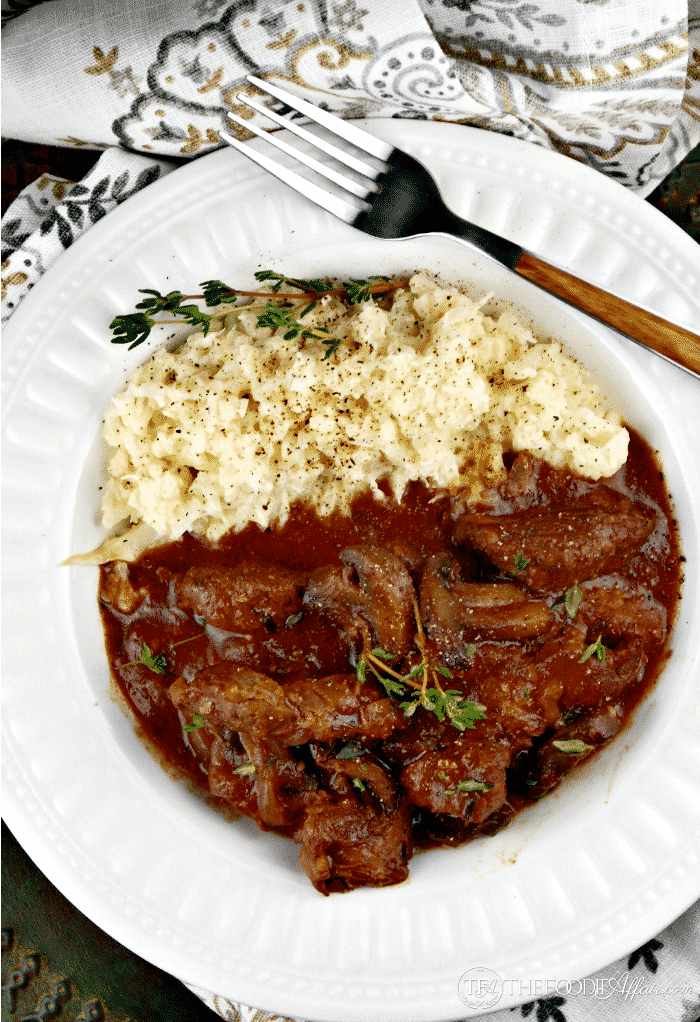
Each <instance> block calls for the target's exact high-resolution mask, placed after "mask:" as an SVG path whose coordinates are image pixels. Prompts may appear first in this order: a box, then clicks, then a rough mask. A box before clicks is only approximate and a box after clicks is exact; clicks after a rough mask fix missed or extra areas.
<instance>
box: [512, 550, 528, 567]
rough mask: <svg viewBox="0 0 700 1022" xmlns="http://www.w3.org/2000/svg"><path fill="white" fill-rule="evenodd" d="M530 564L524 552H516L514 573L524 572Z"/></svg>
mask: <svg viewBox="0 0 700 1022" xmlns="http://www.w3.org/2000/svg"><path fill="white" fill-rule="evenodd" d="M529 563H530V558H529V557H526V556H525V553H524V551H522V550H518V552H517V554H516V556H515V564H514V568H515V570H516V571H524V569H525V568H527V566H528V564H529Z"/></svg>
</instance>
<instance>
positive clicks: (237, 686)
mask: <svg viewBox="0 0 700 1022" xmlns="http://www.w3.org/2000/svg"><path fill="white" fill-rule="evenodd" d="M170 698H171V699H172V701H173V704H174V705H175V706H176V707H178V708H181V707H188V708H189V709H191V710H192V711H193V712H195V713H198V714H199V715H200V716H201V717H202V718H203V719H204V721H205V722H206V723H207V725H208V726H210V727H211V728H212V729H213V730H214V731H218V730H219V729H220V728H223V727H228V728H230V729H231V730H232V731H237V732H239V733H241V734H246V735H251V736H252V737H253V738H258V739H262V738H271V739H273V740H274V741H276V742H278V743H279V744H280V745H285V746H289V745H302V744H304V743H305V742H310V741H314V740H315V741H319V742H332V741H333V740H334V739H336V738H353V737H354V736H355V735H363V736H365V737H369V738H386V737H388V735H390V734H391V732H392V731H393V730H394V728H395V727H397V725H398V724H399V723H400V722H401V715H400V713H399V711H398V709H397V707H396V704H395V703H393V702H392V701H391V700H390V699H388V698H386V697H384V696H383V695H382V692H381V690H380V689H379V687H378V686H377V685H375V684H374V683H373V682H371V681H368V682H367V683H366V684H365V685H360V683H359V682H358V680H357V678H356V676H355V675H354V674H334V675H331V676H330V677H328V678H313V679H312V678H301V679H298V680H296V681H292V682H289V683H288V684H286V685H284V686H282V685H280V684H278V682H276V681H273V680H272V678H268V677H266V676H265V675H264V674H258V673H257V672H256V671H249V670H247V669H246V668H245V667H240V666H239V665H238V664H234V663H231V662H229V661H223V662H222V663H219V664H216V665H215V666H214V667H211V668H207V669H205V670H203V671H200V672H199V673H198V674H196V675H195V677H194V679H193V681H192V682H191V683H190V684H188V683H187V682H186V681H185V679H184V678H179V679H178V680H177V681H176V682H175V683H174V684H173V685H171V687H170Z"/></svg>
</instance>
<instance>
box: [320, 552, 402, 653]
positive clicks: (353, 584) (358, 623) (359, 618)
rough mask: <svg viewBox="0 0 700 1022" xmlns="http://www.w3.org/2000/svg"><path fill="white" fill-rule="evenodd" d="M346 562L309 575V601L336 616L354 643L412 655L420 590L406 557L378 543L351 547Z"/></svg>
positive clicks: (341, 555)
mask: <svg viewBox="0 0 700 1022" xmlns="http://www.w3.org/2000/svg"><path fill="white" fill-rule="evenodd" d="M340 559H341V561H342V562H343V566H342V567H332V566H328V567H325V568H321V569H319V570H317V571H315V572H314V573H313V574H312V575H311V578H310V579H309V584H308V587H307V589H306V593H305V595H304V604H305V605H306V606H307V607H311V608H313V609H315V610H318V611H320V612H321V613H322V614H323V615H324V616H325V617H327V618H330V619H331V620H332V621H334V622H335V623H336V624H337V625H338V627H340V628H341V629H342V630H343V631H344V632H345V633H346V634H347V636H348V637H349V639H350V641H351V642H352V643H355V644H357V643H358V641H359V645H360V646H361V647H363V646H371V645H379V646H381V647H382V648H383V649H386V650H388V651H390V652H392V653H395V654H397V655H398V656H406V654H407V653H408V652H409V650H410V649H411V644H412V638H413V624H414V618H413V601H414V599H415V591H414V589H413V583H412V581H411V576H410V575H409V573H408V570H407V569H406V565H405V563H404V561H403V560H402V559H401V558H399V557H397V555H396V554H394V553H392V552H391V551H390V550H385V549H383V548H382V547H376V546H355V547H348V548H347V549H346V550H343V551H342V553H341V554H340Z"/></svg>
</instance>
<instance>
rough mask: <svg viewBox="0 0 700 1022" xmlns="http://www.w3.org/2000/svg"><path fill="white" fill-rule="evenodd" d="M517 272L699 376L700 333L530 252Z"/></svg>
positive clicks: (526, 253) (517, 265) (519, 260)
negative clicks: (550, 263) (551, 264)
mask: <svg viewBox="0 0 700 1022" xmlns="http://www.w3.org/2000/svg"><path fill="white" fill-rule="evenodd" d="M514 269H515V272H516V273H518V274H520V276H521V277H526V278H527V279H528V280H530V281H532V283H533V284H537V285H538V286H539V287H541V288H544V290H545V291H550V292H551V293H552V294H555V295H558V296H559V298H563V299H564V301H566V302H568V303H569V304H570V305H574V306H575V307H576V308H577V309H582V310H583V311H584V312H587V313H588V314H589V315H591V316H594V317H595V318H596V319H599V320H601V321H602V322H603V323H607V325H608V326H611V327H613V328H614V329H615V330H619V331H620V332H621V333H623V334H625V335H626V336H627V337H631V338H632V339H633V340H635V341H639V342H640V344H644V345H645V346H646V347H647V348H653V350H654V351H656V352H658V353H659V354H660V355H664V356H665V357H666V358H668V359H670V360H671V361H672V362H676V363H677V364H678V365H680V366H682V367H683V368H684V369H689V370H690V372H693V373H697V374H698V375H700V334H697V333H693V331H692V330H688V329H687V328H686V327H682V326H678V325H676V324H675V323H669V322H668V320H665V319H662V317H661V316H657V315H656V314H655V313H653V312H649V311H648V310H647V309H641V308H639V306H637V305H633V304H632V303H631V302H628V301H626V300H625V299H624V298H618V297H617V296H616V295H612V294H610V293H609V292H608V291H604V290H603V289H602V288H600V287H596V286H595V284H589V283H587V282H586V281H584V280H580V279H579V278H578V277H574V276H573V274H571V273H567V272H566V270H560V269H559V268H558V267H556V266H550V265H549V264H548V263H544V262H542V261H541V260H540V259H538V258H537V256H534V255H531V254H530V253H529V252H523V254H522V255H521V256H520V258H519V259H518V261H517V263H516V264H515V267H514Z"/></svg>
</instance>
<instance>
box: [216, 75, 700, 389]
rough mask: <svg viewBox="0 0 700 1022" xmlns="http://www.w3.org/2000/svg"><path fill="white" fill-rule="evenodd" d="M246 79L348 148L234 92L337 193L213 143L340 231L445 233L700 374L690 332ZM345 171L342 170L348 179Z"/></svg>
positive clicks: (277, 142)
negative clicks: (479, 218) (467, 213)
mask: <svg viewBox="0 0 700 1022" xmlns="http://www.w3.org/2000/svg"><path fill="white" fill-rule="evenodd" d="M247 81H248V82H250V83H251V85H254V86H255V87H256V88H257V89H258V90H259V91H260V92H263V93H267V94H268V95H270V96H273V97H274V98H275V99H278V100H280V101H281V102H282V103H283V104H284V105H285V106H286V107H289V108H290V109H291V110H296V111H297V112H298V113H300V114H302V115H303V116H304V117H306V118H308V119H309V120H310V121H312V122H314V123H316V124H318V125H320V126H321V127H322V128H324V129H326V130H328V131H330V132H331V133H332V134H333V135H335V136H338V138H340V139H341V140H342V141H343V142H345V143H349V144H350V146H352V148H353V149H354V152H351V151H349V150H348V149H347V147H342V148H341V147H339V146H338V145H336V144H335V142H333V141H330V140H328V139H327V138H325V137H321V136H319V135H318V134H316V133H315V132H310V131H308V130H307V129H306V128H305V127H303V126H302V125H301V124H299V123H297V122H296V121H295V120H290V119H289V118H287V117H285V116H282V115H280V114H279V113H277V112H276V111H274V110H270V109H268V107H266V106H264V105H263V104H262V103H261V102H259V101H258V100H256V99H254V98H253V97H252V96H248V95H244V94H242V93H239V94H238V95H237V97H236V99H237V100H238V101H239V102H240V103H243V104H245V105H246V106H248V107H250V108H251V109H253V110H255V111H257V112H258V113H260V114H263V115H264V116H265V117H266V118H268V119H269V120H272V121H273V122H274V123H276V124H279V125H280V126H281V127H283V128H287V129H288V130H289V131H291V132H292V133H293V134H295V135H297V136H298V137H299V138H301V139H303V140H304V141H305V142H307V143H310V144H311V145H312V146H313V147H314V149H316V150H319V151H320V152H322V153H325V154H326V156H330V157H331V158H332V159H333V160H334V161H335V163H336V164H340V165H341V166H342V168H343V171H344V172H341V171H340V170H338V169H336V166H330V165H328V163H327V161H324V162H321V161H320V160H318V159H316V158H315V157H314V156H312V155H310V154H309V153H307V152H303V151H301V150H300V149H298V148H296V147H294V146H290V145H289V144H288V143H287V142H286V141H285V140H284V139H283V138H279V137H277V134H276V133H271V132H269V131H264V130H262V129H260V128H258V127H257V126H256V125H254V124H251V123H250V122H249V121H246V120H244V119H242V118H241V117H238V116H237V115H235V114H233V113H229V114H228V116H229V118H230V119H231V120H232V121H234V122H235V123H236V124H239V125H240V126H241V127H243V128H245V129H246V130H247V131H249V132H252V133H253V134H254V135H256V136H258V137H259V138H261V139H264V140H265V141H266V142H268V143H269V144H270V145H271V146H273V147H275V148H276V149H278V150H280V151H281V152H283V153H285V154H286V155H287V156H292V157H293V158H294V159H295V160H297V161H299V162H300V163H301V164H303V165H304V166H306V167H308V168H309V169H311V170H312V171H314V172H316V173H317V174H320V175H322V176H323V177H325V178H326V179H327V180H329V181H331V182H333V184H334V185H336V186H338V187H339V189H341V190H342V194H339V193H338V191H331V190H328V189H326V188H322V187H320V186H319V185H317V184H315V183H314V182H313V181H310V180H308V179H307V178H306V177H303V176H302V175H300V174H298V173H296V171H294V170H291V169H289V168H288V167H286V166H284V165H283V164H281V163H280V162H278V161H277V160H275V159H273V158H271V157H270V156H268V155H267V154H266V153H263V152H259V151H258V150H257V149H253V148H252V147H250V146H248V145H246V144H245V143H243V142H241V141H240V140H239V139H237V138H235V136H233V135H231V134H230V133H229V132H227V131H219V136H220V138H221V139H222V140H223V141H224V142H226V143H228V144H229V145H231V146H233V147H234V148H235V149H237V150H238V151H239V152H241V153H243V154H244V155H245V156H247V157H248V158H249V159H251V160H253V161H254V162H255V163H257V164H258V165H259V166H261V167H263V168H264V169H265V170H267V171H269V172H270V173H271V174H273V175H274V176H275V177H277V178H278V179H279V180H281V181H283V182H285V184H287V185H290V186H291V187H292V188H294V189H295V190H296V191H297V192H300V193H301V194H302V195H304V196H306V198H308V199H310V200H311V201H312V202H315V203H316V204H317V205H319V206H321V207H322V208H323V209H326V210H328V212H330V213H333V214H334V215H335V216H337V217H339V218H340V219H341V220H343V221H344V222H345V223H346V224H350V225H351V226H352V227H355V228H357V230H360V231H364V232H365V234H369V235H373V236H374V237H376V238H412V237H417V236H420V235H426V234H440V235H448V236H450V237H452V238H454V239H455V240H457V241H459V242H462V243H465V244H467V245H469V246H472V247H476V248H477V249H479V250H480V251H482V252H484V253H485V254H486V255H487V256H489V257H490V258H492V259H495V260H496V261H497V262H499V263H501V264H502V265H503V266H506V267H507V268H508V269H509V270H512V271H514V272H515V273H517V274H518V275H519V276H521V277H525V278H526V279H527V280H529V281H530V282H531V283H533V284H535V285H536V286H537V287H539V288H542V289H543V290H545V291H548V292H549V293H550V294H554V295H556V296H557V297H558V298H560V299H562V300H563V301H565V302H567V303H568V304H569V305H573V306H574V307H576V308H577V309H580V310H581V311H583V312H585V313H587V314H588V315H589V316H592V317H593V318H594V319H597V320H600V321H601V322H603V323H605V324H607V325H608V326H611V327H613V329H615V330H617V331H618V332H619V333H621V334H624V335H625V336H626V337H629V338H631V339H632V340H633V341H637V342H638V343H640V344H642V345H644V346H645V347H647V348H650V349H652V350H653V351H655V352H656V353H657V354H659V355H661V356H662V357H664V358H666V359H668V360H669V361H671V362H674V363H675V364H676V365H679V366H680V367H681V368H683V369H685V370H687V371H688V372H690V373H692V374H694V375H696V376H700V335H698V334H697V333H695V332H693V331H691V330H689V329H688V328H687V327H684V326H681V325H679V324H677V323H672V322H670V321H669V320H666V319H663V318H662V317H661V316H659V315H657V314H656V313H655V312H652V311H651V310H650V309H645V308H642V307H640V306H637V305H633V304H632V303H631V302H629V301H627V300H626V299H625V298H622V297H620V296H619V295H615V294H612V293H611V292H609V291H606V290H604V289H603V288H601V287H599V286H597V285H596V284H593V283H591V282H590V281H586V280H581V279H580V278H578V277H575V276H574V275H573V274H572V273H569V272H568V271H567V270H565V269H564V268H562V267H559V266H553V265H551V264H549V263H546V262H544V260H542V259H540V258H539V256H537V255H535V254H534V253H532V252H528V251H526V250H525V249H523V248H521V247H520V246H519V245H516V244H515V243H513V242H511V241H508V240H507V239H506V238H501V237H499V236H498V235H497V234H494V233H493V232H491V231H488V230H486V229H485V228H483V227H479V226H478V225H476V224H473V223H470V222H469V221H467V220H463V219H461V217H458V216H456V215H455V214H454V213H453V212H452V211H451V210H450V209H448V207H447V206H446V205H445V203H444V202H443V200H442V196H441V195H440V191H439V189H438V186H437V184H436V183H435V181H434V179H433V178H432V177H431V175H430V174H429V173H428V171H427V170H426V169H425V167H424V166H423V165H422V164H421V163H419V162H418V160H416V159H414V158H413V157H412V156H410V155H409V154H408V153H405V152H403V150H401V149H397V148H395V147H394V146H392V145H390V144H389V143H387V142H384V141H382V139H380V138H377V137H376V136H375V135H372V134H370V133H369V132H368V131H365V130H364V129H362V128H360V127H358V126H357V125H356V124H352V123H350V122H349V121H345V120H342V119H341V118H340V117H336V116H335V115H334V114H331V113H328V112H327V111H326V110H322V109H320V108H319V107H316V106H314V105H313V104H312V103H309V102H307V101H306V100H304V99H300V98H299V97H297V96H294V95H292V93H290V92H287V91H286V90H285V89H281V88H280V87H279V86H278V85H275V84H273V83H271V82H265V81H263V80H262V79H261V78H256V77H255V76H254V75H248V76H247ZM348 171H349V173H348Z"/></svg>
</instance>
